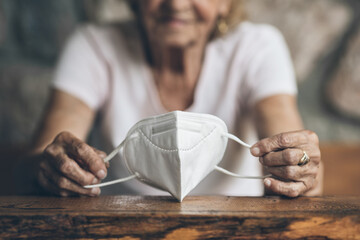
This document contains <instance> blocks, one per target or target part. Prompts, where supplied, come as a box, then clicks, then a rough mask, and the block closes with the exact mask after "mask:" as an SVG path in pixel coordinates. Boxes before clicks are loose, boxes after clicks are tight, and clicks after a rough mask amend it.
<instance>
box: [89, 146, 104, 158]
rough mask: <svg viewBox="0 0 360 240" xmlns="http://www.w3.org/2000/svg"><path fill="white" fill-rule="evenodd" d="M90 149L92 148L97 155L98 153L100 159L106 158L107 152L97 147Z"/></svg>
mask: <svg viewBox="0 0 360 240" xmlns="http://www.w3.org/2000/svg"><path fill="white" fill-rule="evenodd" d="M92 149H93V150H94V152H96V154H97V155H99V157H101V158H102V159H104V158H106V156H107V154H106V153H105V152H103V151H101V150H99V149H97V148H94V147H92Z"/></svg>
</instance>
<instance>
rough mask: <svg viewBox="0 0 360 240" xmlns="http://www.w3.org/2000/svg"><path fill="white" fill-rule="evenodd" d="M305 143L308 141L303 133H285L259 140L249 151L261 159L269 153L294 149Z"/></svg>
mask: <svg viewBox="0 0 360 240" xmlns="http://www.w3.org/2000/svg"><path fill="white" fill-rule="evenodd" d="M306 143H308V139H307V134H305V132H304V131H296V132H287V133H280V134H278V135H275V136H273V137H270V138H264V139H262V140H260V141H259V142H257V143H256V144H254V145H253V146H252V147H251V150H250V151H251V153H252V154H253V155H254V156H255V157H261V156H263V155H265V154H267V153H269V152H273V151H277V150H281V149H285V148H294V147H297V146H301V145H304V144H306Z"/></svg>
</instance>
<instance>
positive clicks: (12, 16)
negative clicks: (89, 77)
mask: <svg viewBox="0 0 360 240" xmlns="http://www.w3.org/2000/svg"><path fill="white" fill-rule="evenodd" d="M235 1H237V0H235ZM243 2H244V7H245V9H246V12H247V15H248V19H249V20H251V21H254V22H259V23H270V24H273V25H275V26H276V27H277V28H279V29H280V31H281V32H282V33H283V34H284V36H285V39H286V41H287V43H288V45H289V48H290V51H291V54H292V58H293V61H294V66H295V69H296V74H297V80H298V86H299V98H298V102H299V107H300V111H301V114H302V117H303V119H304V122H305V125H306V128H308V129H311V130H313V131H315V132H317V133H318V135H319V136H320V140H321V141H322V142H342V143H344V142H345V143H357V144H358V145H360V1H359V0H346V1H344V0H244V1H243ZM129 17H131V14H130V12H129V11H128V9H127V8H126V5H125V4H124V2H123V1H121V0H61V1H59V0H31V1H29V0H0V155H1V151H3V152H4V151H6V152H9V151H10V152H11V147H12V146H17V145H19V144H20V145H23V144H25V143H28V142H29V141H30V140H31V137H32V135H33V133H34V131H35V128H36V126H37V124H38V122H39V119H40V118H41V115H42V113H43V111H44V108H45V104H46V100H47V98H48V95H49V88H48V86H49V83H50V81H51V78H52V73H53V70H54V66H55V64H56V60H57V58H58V56H59V53H60V51H61V48H62V46H63V44H64V42H65V40H66V39H67V37H68V36H69V34H71V32H72V31H73V30H74V28H75V27H76V26H77V25H78V24H81V23H85V22H88V21H93V22H112V21H122V20H124V19H128V18H129ZM15 150H16V151H17V148H15Z"/></svg>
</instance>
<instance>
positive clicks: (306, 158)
mask: <svg viewBox="0 0 360 240" xmlns="http://www.w3.org/2000/svg"><path fill="white" fill-rule="evenodd" d="M303 153H304V155H303V156H302V157H301V159H300V161H299V163H298V165H299V166H304V165H306V164H308V163H309V162H310V158H309V156H308V155H307V154H306V152H305V151H303Z"/></svg>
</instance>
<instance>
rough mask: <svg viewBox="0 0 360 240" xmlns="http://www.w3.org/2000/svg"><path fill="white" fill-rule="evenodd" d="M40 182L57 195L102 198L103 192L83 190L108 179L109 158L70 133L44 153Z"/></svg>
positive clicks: (47, 148) (61, 137)
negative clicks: (105, 159) (106, 159)
mask: <svg viewBox="0 0 360 240" xmlns="http://www.w3.org/2000/svg"><path fill="white" fill-rule="evenodd" d="M42 156H43V158H42V160H41V162H40V164H39V169H38V173H37V180H38V182H39V184H40V186H41V187H42V188H44V189H45V190H46V191H48V192H51V193H53V194H55V195H59V196H63V197H67V196H77V195H85V196H98V195H99V194H100V189H99V188H92V189H86V188H84V187H83V186H85V185H90V184H97V183H99V182H100V181H101V180H102V179H104V178H105V177H106V174H107V167H108V165H107V164H105V163H104V161H103V158H105V157H106V154H105V153H104V152H102V151H100V150H97V149H95V148H93V147H91V146H89V145H87V144H86V143H84V142H83V141H81V140H80V139H78V138H76V137H75V136H74V135H72V134H71V133H69V132H62V133H60V134H58V135H57V136H56V137H55V140H54V141H53V142H52V143H51V144H50V145H48V146H47V147H46V149H45V150H44V152H43V153H42Z"/></svg>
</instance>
